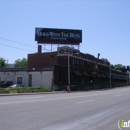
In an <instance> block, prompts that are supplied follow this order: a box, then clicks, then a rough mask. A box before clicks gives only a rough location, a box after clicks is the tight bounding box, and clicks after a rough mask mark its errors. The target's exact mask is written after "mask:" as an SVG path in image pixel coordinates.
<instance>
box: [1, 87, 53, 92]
mask: <svg viewBox="0 0 130 130" xmlns="http://www.w3.org/2000/svg"><path fill="white" fill-rule="evenodd" d="M30 92H52V90H51V89H49V88H46V87H42V88H5V89H0V93H2V94H4V93H30Z"/></svg>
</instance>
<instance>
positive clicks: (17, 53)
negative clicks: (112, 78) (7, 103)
mask: <svg viewBox="0 0 130 130" xmlns="http://www.w3.org/2000/svg"><path fill="white" fill-rule="evenodd" d="M36 27H41V28H61V29H79V30H82V43H81V44H80V51H81V52H83V53H89V54H91V55H94V56H95V57H97V54H98V53H100V58H106V59H108V60H109V61H110V63H111V64H123V65H125V66H127V65H130V0H0V57H2V58H4V59H5V60H6V61H7V60H8V63H14V62H15V60H17V59H22V58H27V55H28V54H31V53H36V52H37V46H38V44H37V42H36V41H35V28H36ZM53 47H54V49H53V50H55V49H56V48H55V47H56V46H53ZM43 48H44V46H43ZM46 49H50V46H49V45H48V46H46Z"/></svg>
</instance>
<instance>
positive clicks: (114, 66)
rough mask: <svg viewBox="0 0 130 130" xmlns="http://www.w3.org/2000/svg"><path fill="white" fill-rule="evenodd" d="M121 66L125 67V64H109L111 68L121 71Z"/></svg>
mask: <svg viewBox="0 0 130 130" xmlns="http://www.w3.org/2000/svg"><path fill="white" fill-rule="evenodd" d="M123 68H124V69H125V66H123V65H122V64H115V65H112V64H111V69H112V70H116V71H121V70H122V69H123Z"/></svg>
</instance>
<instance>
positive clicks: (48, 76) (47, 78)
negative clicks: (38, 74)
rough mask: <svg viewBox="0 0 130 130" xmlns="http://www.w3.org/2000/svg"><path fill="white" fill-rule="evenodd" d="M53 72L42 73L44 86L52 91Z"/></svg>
mask: <svg viewBox="0 0 130 130" xmlns="http://www.w3.org/2000/svg"><path fill="white" fill-rule="evenodd" d="M52 81H53V71H43V72H42V86H43V87H47V88H50V89H52Z"/></svg>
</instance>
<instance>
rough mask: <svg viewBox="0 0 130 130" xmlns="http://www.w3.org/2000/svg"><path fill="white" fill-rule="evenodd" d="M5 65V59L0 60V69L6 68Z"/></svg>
mask: <svg viewBox="0 0 130 130" xmlns="http://www.w3.org/2000/svg"><path fill="white" fill-rule="evenodd" d="M6 66H7V65H6V63H5V59H3V58H0V68H6Z"/></svg>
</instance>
